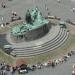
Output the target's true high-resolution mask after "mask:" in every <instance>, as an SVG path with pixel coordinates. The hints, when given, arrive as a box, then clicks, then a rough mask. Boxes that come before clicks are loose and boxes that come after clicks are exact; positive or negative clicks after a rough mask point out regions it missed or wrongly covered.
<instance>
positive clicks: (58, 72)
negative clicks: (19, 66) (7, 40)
mask: <svg viewBox="0 0 75 75" xmlns="http://www.w3.org/2000/svg"><path fill="white" fill-rule="evenodd" d="M3 1H5V2H6V5H7V7H6V8H2V7H1V6H0V21H1V17H2V16H3V17H4V20H3V22H6V21H10V16H11V12H12V11H16V12H17V14H18V15H19V16H21V17H22V19H23V20H24V19H25V13H26V11H27V9H32V8H35V7H36V6H38V8H39V9H40V10H41V12H42V13H43V15H44V16H46V15H47V13H48V12H50V14H51V15H56V16H58V17H61V18H62V20H66V19H71V20H72V21H75V12H73V11H72V8H75V0H61V2H60V3H58V2H57V0H12V1H9V2H8V1H7V0H3ZM1 2H2V0H0V4H1ZM45 5H46V6H47V7H48V11H47V10H46V8H45ZM0 41H1V39H0ZM74 62H75V56H72V57H71V59H69V61H67V62H66V63H63V64H61V65H58V66H57V67H56V68H54V69H52V68H45V69H42V70H37V71H35V72H30V73H28V75H71V72H72V70H73V68H72V64H73V63H74ZM8 75H10V74H8Z"/></svg>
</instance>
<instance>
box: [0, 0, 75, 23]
mask: <svg viewBox="0 0 75 75" xmlns="http://www.w3.org/2000/svg"><path fill="white" fill-rule="evenodd" d="M2 1H4V2H5V3H6V5H7V7H6V8H2V7H1V6H0V19H1V17H2V16H3V17H4V22H5V21H10V16H11V12H12V11H16V12H17V14H18V15H19V16H21V17H22V19H23V20H24V19H25V13H26V11H27V9H32V8H35V7H36V6H37V7H38V8H39V9H40V11H41V12H42V14H43V16H47V13H48V12H50V14H51V15H56V16H59V17H61V18H62V20H66V19H71V20H72V21H75V12H73V11H72V8H74V7H75V1H74V0H61V2H60V3H58V2H57V0H12V1H7V0H0V4H1V3H2ZM46 7H47V8H48V11H47V10H46Z"/></svg>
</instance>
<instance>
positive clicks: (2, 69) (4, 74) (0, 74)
mask: <svg viewBox="0 0 75 75" xmlns="http://www.w3.org/2000/svg"><path fill="white" fill-rule="evenodd" d="M72 55H75V51H70V52H68V53H67V54H66V55H63V56H62V57H60V58H59V59H54V60H48V61H46V62H42V63H41V62H38V63H37V64H33V65H30V64H21V65H19V66H15V67H13V66H11V65H8V64H6V63H5V62H1V63H0V75H8V72H9V73H10V75H14V74H15V73H16V72H18V73H19V74H25V73H28V72H30V71H35V70H37V69H43V68H47V67H52V68H55V67H56V66H57V65H58V64H62V63H64V62H67V60H68V59H69V58H70V57H71V56H72ZM73 68H75V65H73ZM72 75H75V71H73V72H72Z"/></svg>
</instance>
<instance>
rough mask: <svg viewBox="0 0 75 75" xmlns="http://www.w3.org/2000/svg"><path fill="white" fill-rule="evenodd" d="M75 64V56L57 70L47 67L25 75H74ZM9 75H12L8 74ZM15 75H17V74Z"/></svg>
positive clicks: (58, 66) (57, 67) (56, 68)
mask: <svg viewBox="0 0 75 75" xmlns="http://www.w3.org/2000/svg"><path fill="white" fill-rule="evenodd" d="M74 63H75V55H73V56H71V58H69V59H68V60H67V61H66V62H64V63H62V64H58V65H57V66H56V67H55V68H52V67H47V68H44V69H37V70H36V71H32V72H29V73H27V74H25V75H72V71H73V70H74V69H73V67H72V66H73V64H74ZM7 75H12V74H11V73H10V72H7ZM13 75H16V74H15V73H14V74H13Z"/></svg>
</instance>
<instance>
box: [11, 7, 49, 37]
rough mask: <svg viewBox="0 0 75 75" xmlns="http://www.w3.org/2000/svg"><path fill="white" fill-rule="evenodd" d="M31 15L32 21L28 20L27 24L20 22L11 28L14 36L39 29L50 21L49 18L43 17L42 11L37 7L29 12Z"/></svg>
mask: <svg viewBox="0 0 75 75" xmlns="http://www.w3.org/2000/svg"><path fill="white" fill-rule="evenodd" d="M29 14H30V16H31V23H28V22H26V23H25V24H18V25H16V26H14V27H13V28H12V29H11V34H12V35H14V36H19V35H23V34H25V32H27V31H30V30H33V29H37V28H39V27H41V26H43V25H47V24H48V23H49V21H48V20H46V19H44V18H43V17H42V14H41V12H40V11H39V10H38V9H37V8H35V9H34V10H32V11H29V10H28V12H27V14H26V15H27V16H29Z"/></svg>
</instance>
